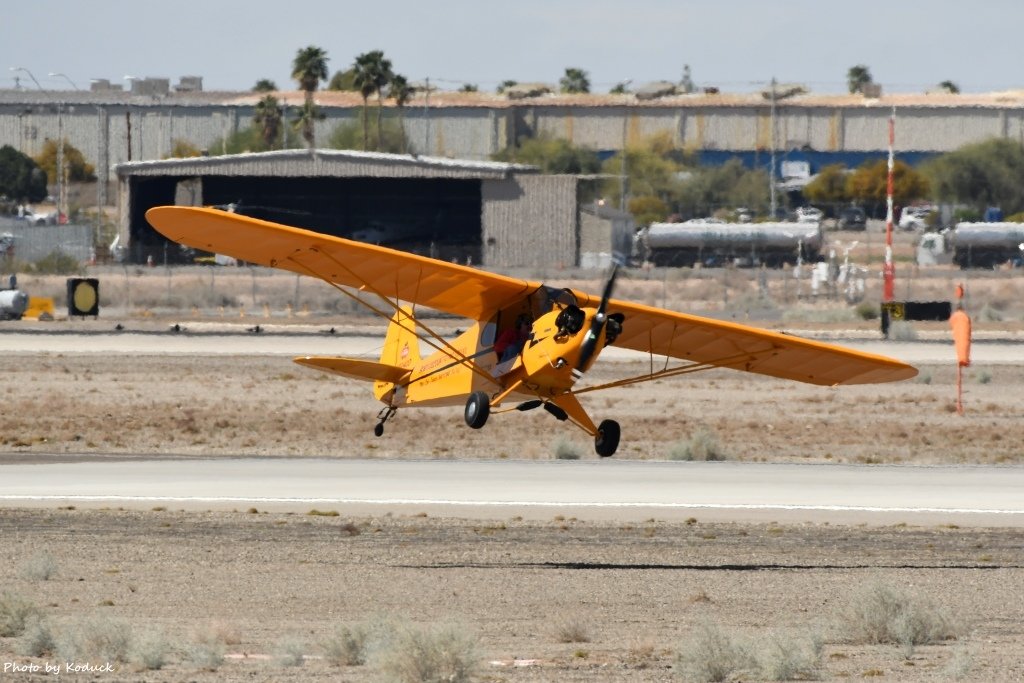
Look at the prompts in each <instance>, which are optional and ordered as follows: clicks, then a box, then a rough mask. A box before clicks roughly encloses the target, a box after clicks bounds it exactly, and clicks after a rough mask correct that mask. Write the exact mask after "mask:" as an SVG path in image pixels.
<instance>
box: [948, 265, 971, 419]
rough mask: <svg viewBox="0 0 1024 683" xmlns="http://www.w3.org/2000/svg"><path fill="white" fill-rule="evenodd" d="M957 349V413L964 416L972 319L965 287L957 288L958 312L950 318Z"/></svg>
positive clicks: (969, 362) (958, 286)
mask: <svg viewBox="0 0 1024 683" xmlns="http://www.w3.org/2000/svg"><path fill="white" fill-rule="evenodd" d="M949 326H950V327H951V328H953V344H954V346H955V348H956V412H957V415H963V414H964V368H966V367H967V366H969V365H970V364H971V318H970V316H969V315H967V313H966V312H965V311H964V286H963V285H962V284H958V285H957V286H956V310H955V311H953V314H952V315H951V316H949Z"/></svg>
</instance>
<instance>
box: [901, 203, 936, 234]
mask: <svg viewBox="0 0 1024 683" xmlns="http://www.w3.org/2000/svg"><path fill="white" fill-rule="evenodd" d="M931 212H932V210H931V207H928V206H907V207H904V209H903V212H902V213H901V214H900V221H899V228H900V230H926V229H927V228H928V214H930V213H931Z"/></svg>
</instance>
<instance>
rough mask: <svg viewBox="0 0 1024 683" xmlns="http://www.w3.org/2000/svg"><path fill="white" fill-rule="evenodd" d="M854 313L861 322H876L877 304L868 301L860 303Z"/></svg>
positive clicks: (877, 314)
mask: <svg viewBox="0 0 1024 683" xmlns="http://www.w3.org/2000/svg"><path fill="white" fill-rule="evenodd" d="M854 311H855V312H856V313H857V317H858V318H860V319H861V320H877V319H878V316H879V315H880V313H879V311H878V304H875V303H872V302H870V301H861V302H860V303H859V304H857V307H856V308H855V309H854Z"/></svg>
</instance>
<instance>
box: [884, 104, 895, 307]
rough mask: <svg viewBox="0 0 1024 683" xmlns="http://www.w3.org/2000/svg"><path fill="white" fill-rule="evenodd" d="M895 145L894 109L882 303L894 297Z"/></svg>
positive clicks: (890, 141) (887, 195)
mask: <svg viewBox="0 0 1024 683" xmlns="http://www.w3.org/2000/svg"><path fill="white" fill-rule="evenodd" d="M895 144H896V107H893V108H892V115H891V116H890V117H889V177H888V181H887V182H886V197H885V205H886V212H885V263H884V264H883V265H882V301H892V300H893V298H894V297H895V296H896V266H895V265H894V264H893V262H892V221H893V215H892V214H893V207H892V190H893V178H892V175H893V148H894V147H895Z"/></svg>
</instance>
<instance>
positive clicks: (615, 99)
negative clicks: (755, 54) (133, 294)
mask: <svg viewBox="0 0 1024 683" xmlns="http://www.w3.org/2000/svg"><path fill="white" fill-rule="evenodd" d="M267 94H268V93H262V92H214V91H202V92H171V93H168V94H166V95H134V94H132V93H131V92H127V91H117V90H113V91H99V92H92V91H84V90H81V91H79V90H46V91H39V90H9V89H8V90H2V89H0V105H18V106H40V105H56V104H63V105H76V104H82V105H97V106H100V105H102V106H114V105H123V106H134V107H149V106H159V107H175V106H181V107H186V106H190V107H195V106H208V107H209V106H213V107H216V106H223V107H252V106H255V105H256V103H257V102H259V101H260V100H261V99H262V98H263V97H265V96H266V95H267ZM269 94H271V95H274V96H275V97H276V98H277V99H278V101H280V102H282V103H286V104H289V105H298V104H301V103H302V102H303V100H304V97H305V94H304V93H303V92H302V91H298V90H293V91H278V92H273V93H269ZM313 97H314V101H315V102H316V104H317V105H319V106H321V107H340V108H348V109H350V108H357V107H362V106H363V98H362V97H361V96H360V95H359V93H357V92H346V91H335V90H319V91H317V92H316V93H314V96H313ZM766 103H767V100H766V99H765V98H764V97H763V95H762V93H761V92H760V91H758V92H750V93H729V92H719V93H705V92H694V93H683V94H676V95H667V96H664V97H656V98H653V99H640V98H638V97H637V94H636V93H627V94H621V95H611V94H597V93H594V94H561V93H550V94H544V95H538V96H537V97H527V98H523V99H509V98H508V97H506V96H505V95H498V94H496V93H486V92H451V91H436V90H432V91H431V92H430V94H429V99H428V96H427V94H426V93H424V92H417V93H415V94H414V95H413V97H412V99H411V100H410V101H409V102H408V103H406V105H405V108H406V109H412V108H423V107H424V106H428V105H429V106H430V107H431V108H444V107H456V108H484V109H508V108H514V107H622V106H629V107H641V108H655V109H656V108H664V107H675V108H678V107H684V108H685V107H739V108H743V107H764V106H765V105H766ZM778 104H779V105H780V106H782V105H784V106H786V107H842V108H855V107H868V108H873V107H882V108H892V107H893V106H895V107H925V108H931V107H937V108H957V107H970V108H994V109H1002V108H1020V107H1024V90H1007V91H1003V92H990V93H959V94H951V93H947V92H927V93H893V94H882V95H881V96H880V97H877V98H872V97H865V96H864V95H860V94H852V95H849V94H838V95H836V94H817V93H813V92H808V93H804V94H799V95H794V96H792V97H787V98H785V99H780V100H779V101H778ZM369 105H370V106H371V107H375V106H377V98H376V97H373V98H371V99H370V101H369ZM382 105H383V106H384V107H386V108H395V107H396V105H395V101H394V100H393V99H384V101H383V102H382Z"/></svg>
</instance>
